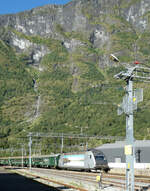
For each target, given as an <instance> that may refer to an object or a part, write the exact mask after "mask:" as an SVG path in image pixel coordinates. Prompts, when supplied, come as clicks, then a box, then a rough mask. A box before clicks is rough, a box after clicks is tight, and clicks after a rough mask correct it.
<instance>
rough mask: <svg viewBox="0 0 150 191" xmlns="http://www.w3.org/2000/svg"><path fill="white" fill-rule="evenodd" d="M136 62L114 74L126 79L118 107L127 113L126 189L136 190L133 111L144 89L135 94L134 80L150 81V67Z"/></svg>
mask: <svg viewBox="0 0 150 191" xmlns="http://www.w3.org/2000/svg"><path fill="white" fill-rule="evenodd" d="M117 62H118V61H117ZM134 64H135V65H136V66H134V67H130V68H127V71H122V72H120V73H119V74H116V75H115V76H114V77H115V78H117V79H123V80H125V81H126V95H125V97H124V98H123V102H122V103H121V105H119V108H118V115H121V114H122V113H123V112H124V113H125V114H126V145H125V155H126V191H134V162H135V149H134V131H133V111H134V110H136V109H137V103H138V102H140V101H143V89H137V90H135V91H134V96H133V81H134V80H136V81H142V82H150V68H145V67H140V66H138V65H137V64H139V62H138V61H136V62H135V63H134Z"/></svg>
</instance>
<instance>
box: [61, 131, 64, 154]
mask: <svg viewBox="0 0 150 191" xmlns="http://www.w3.org/2000/svg"><path fill="white" fill-rule="evenodd" d="M63 148H64V136H63V133H62V137H61V153H63Z"/></svg>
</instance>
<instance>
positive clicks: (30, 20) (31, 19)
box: [0, 0, 150, 67]
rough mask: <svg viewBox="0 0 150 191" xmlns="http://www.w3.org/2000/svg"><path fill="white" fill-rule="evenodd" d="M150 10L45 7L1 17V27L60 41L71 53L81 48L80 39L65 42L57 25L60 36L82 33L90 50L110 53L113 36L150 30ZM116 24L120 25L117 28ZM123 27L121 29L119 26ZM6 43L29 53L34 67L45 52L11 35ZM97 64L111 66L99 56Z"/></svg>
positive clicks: (82, 0) (115, 3)
mask: <svg viewBox="0 0 150 191" xmlns="http://www.w3.org/2000/svg"><path fill="white" fill-rule="evenodd" d="M149 7H150V1H149V0H136V1H134V0H126V1H122V0H112V1H109V0H73V1H71V2H70V3H68V4H66V5H63V6H62V5H61V6H60V5H59V6H58V5H46V6H43V7H38V8H35V9H32V10H30V11H25V12H22V13H18V14H13V15H0V27H4V28H7V27H9V28H11V29H13V30H16V31H18V32H19V33H22V34H24V35H28V36H41V37H44V38H48V37H50V38H54V39H58V40H61V41H62V43H63V44H64V46H65V47H66V49H67V50H68V52H70V53H71V52H74V51H75V50H76V49H78V47H81V46H84V42H83V41H82V40H81V39H79V38H78V39H77V38H73V37H72V38H66V37H65V36H64V35H62V33H60V31H58V30H57V27H56V26H57V25H59V26H61V28H62V30H63V33H65V34H66V33H72V32H75V33H82V34H83V35H85V36H86V38H87V39H88V40H89V42H90V43H91V44H92V46H93V48H99V49H105V52H110V51H111V50H113V47H114V43H113V40H112V39H113V38H114V35H115V34H118V33H119V32H122V29H123V30H124V31H126V32H130V31H135V32H136V31H137V32H139V33H140V32H141V33H142V32H143V31H148V30H149V28H150V25H149V17H150V15H149ZM121 19H122V21H121ZM119 22H120V23H121V24H118V23H119ZM123 23H124V26H123V27H124V28H122V26H121V25H123ZM117 25H118V28H117ZM114 26H116V27H114ZM7 41H8V42H9V43H10V44H11V45H12V46H14V47H15V48H16V50H17V51H20V52H25V51H26V50H29V49H30V50H31V51H30V52H32V53H31V54H32V56H31V57H32V59H33V63H34V62H37V61H38V62H39V61H40V59H41V58H42V57H43V56H44V55H45V54H46V53H47V52H48V50H47V48H46V46H45V47H43V46H39V45H35V44H33V43H31V42H30V41H29V40H28V39H25V38H24V39H23V38H21V37H20V38H19V37H18V36H17V35H15V34H14V33H13V32H11V33H10V34H9V37H7ZM114 51H116V49H114ZM117 51H120V50H117ZM31 54H30V55H31ZM121 54H123V52H122V51H121ZM98 60H99V66H100V67H101V66H102V67H105V66H108V65H111V63H110V62H109V61H108V59H107V58H106V55H100V57H99V58H98Z"/></svg>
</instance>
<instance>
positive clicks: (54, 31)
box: [0, 0, 150, 153]
mask: <svg viewBox="0 0 150 191" xmlns="http://www.w3.org/2000/svg"><path fill="white" fill-rule="evenodd" d="M149 6H150V2H149V1H146V0H132V1H131V0H130V1H127V2H126V3H124V1H123V0H117V1H115V0H114V1H111V3H110V2H109V3H108V2H106V0H105V1H102V0H74V1H72V2H70V3H68V4H67V5H64V6H56V5H55V6H54V5H49V6H45V7H39V8H35V9H33V10H31V11H26V12H23V13H18V14H16V15H0V82H1V83H0V90H1V91H0V136H1V139H0V148H10V147H18V148H19V147H20V146H17V143H19V142H21V141H20V139H17V137H24V136H26V134H27V133H28V132H45V133H48V132H59V133H74V134H75V133H77V134H79V133H80V130H81V127H82V130H83V133H84V134H87V135H90V136H93V135H94V136H95V135H106V136H125V115H124V114H123V115H121V116H117V107H118V104H119V103H121V102H122V98H123V96H124V94H125V86H126V83H125V82H124V81H122V80H116V79H115V78H114V77H113V76H114V75H115V74H116V73H118V72H120V71H122V70H124V69H125V67H126V66H127V65H128V64H129V65H130V64H131V63H133V62H134V60H135V59H136V60H139V61H140V62H142V63H144V64H145V65H146V66H148V67H149V66H150V57H149V52H150V44H149V42H150V33H149V26H150V20H149V16H150V13H149V11H148V7H149ZM136 11H137V12H136ZM111 53H114V54H115V55H116V56H117V57H118V58H119V60H120V63H119V64H114V63H113V62H112V61H111V60H110V57H109V55H110V54H111ZM137 87H142V88H144V100H143V102H141V103H140V104H139V105H138V109H137V111H135V112H134V131H135V138H136V139H149V138H150V134H149V127H150V120H149V116H150V110H149V105H150V101H149V99H150V85H149V84H148V83H147V84H145V83H134V88H135V89H136V88H137ZM26 142H27V140H26ZM41 142H42V148H43V152H45V153H48V152H49V149H48V147H47V146H46V145H50V144H52V142H54V140H53V139H47V140H41ZM73 142H75V140H74V141H73ZM55 143H56V144H59V143H60V140H55ZM99 143H100V142H97V144H99ZM66 144H68V145H69V144H70V142H68V141H67V140H66ZM74 144H75V143H74ZM79 144H80V143H79ZM94 144H95V145H96V142H94V143H91V146H94ZM66 150H67V149H66ZM51 151H52V152H54V151H55V152H57V150H56V149H55V148H53V149H52V148H51ZM58 152H59V151H58Z"/></svg>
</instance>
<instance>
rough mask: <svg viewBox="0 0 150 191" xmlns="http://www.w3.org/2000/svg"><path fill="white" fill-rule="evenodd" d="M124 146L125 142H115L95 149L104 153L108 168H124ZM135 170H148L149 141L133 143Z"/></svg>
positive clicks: (149, 160) (149, 158)
mask: <svg viewBox="0 0 150 191" xmlns="http://www.w3.org/2000/svg"><path fill="white" fill-rule="evenodd" d="M125 145H126V143H125V141H116V142H115V143H111V144H103V145H101V146H99V147H97V148H96V149H97V150H100V151H102V152H103V153H104V155H105V157H106V159H107V162H108V166H109V167H110V168H125V166H126V164H125V162H126V156H125V153H124V147H125ZM135 168H148V169H150V140H136V141H135Z"/></svg>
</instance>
